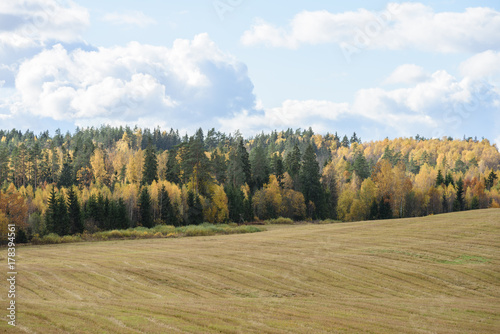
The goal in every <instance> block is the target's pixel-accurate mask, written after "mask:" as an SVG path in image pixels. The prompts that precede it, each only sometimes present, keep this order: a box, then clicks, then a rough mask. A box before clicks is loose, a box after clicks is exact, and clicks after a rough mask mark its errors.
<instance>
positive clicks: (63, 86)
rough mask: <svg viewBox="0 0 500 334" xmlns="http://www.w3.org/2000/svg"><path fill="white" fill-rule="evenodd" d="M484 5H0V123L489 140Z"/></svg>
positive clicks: (495, 55)
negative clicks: (309, 129)
mask: <svg viewBox="0 0 500 334" xmlns="http://www.w3.org/2000/svg"><path fill="white" fill-rule="evenodd" d="M499 7H500V6H499V5H498V4H497V2H496V1H481V2H478V1H451V0H448V1H420V2H386V1H349V2H339V1H319V0H316V1H274V2H269V1H260V0H256V1H255V0H254V1H250V0H193V1H186V2H174V1H147V0H144V1H140V2H137V1H65V0H27V1H22V2H21V1H12V0H7V1H3V2H2V4H0V128H2V129H7V128H13V127H15V128H17V129H22V130H25V129H28V128H29V129H31V130H34V131H42V130H44V129H46V128H48V129H50V130H54V129H56V128H58V127H60V128H61V129H62V130H63V131H65V130H69V131H72V130H73V129H74V128H75V127H76V126H99V125H101V124H111V125H125V124H127V125H130V126H132V127H133V126H134V125H139V126H142V127H150V128H153V127H156V126H160V127H162V128H164V129H169V128H170V127H173V128H178V129H180V130H181V131H183V132H184V131H187V132H188V133H192V132H193V131H194V129H196V128H198V127H203V128H204V129H209V128H212V127H215V128H216V129H219V130H221V131H226V132H233V131H235V130H237V129H239V130H240V131H241V132H242V133H244V134H245V135H249V136H250V135H254V134H256V133H259V132H261V131H264V132H268V131H271V130H273V129H278V130H279V129H286V128H289V127H290V128H294V129H295V128H307V127H309V126H312V127H313V129H314V130H315V131H316V132H318V133H326V132H335V131H337V132H338V133H339V134H344V133H346V134H352V132H354V131H356V132H357V133H358V134H359V135H360V136H361V138H362V139H363V140H376V139H383V138H385V137H389V138H394V137H400V136H407V137H408V136H415V135H416V134H420V135H423V136H425V137H441V136H445V135H446V136H453V137H458V138H461V137H462V136H463V135H466V136H477V137H478V138H481V137H483V136H484V137H486V138H488V139H490V140H491V141H493V142H496V143H497V144H500V112H499V111H500V34H499V33H498V31H500V8H499Z"/></svg>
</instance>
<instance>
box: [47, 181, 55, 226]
mask: <svg viewBox="0 0 500 334" xmlns="http://www.w3.org/2000/svg"><path fill="white" fill-rule="evenodd" d="M56 219H57V195H56V189H55V187H54V186H53V187H52V189H51V190H50V194H49V198H47V211H46V212H45V226H46V227H47V231H48V232H49V233H55V230H56Z"/></svg>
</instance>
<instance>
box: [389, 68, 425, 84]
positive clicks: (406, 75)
mask: <svg viewBox="0 0 500 334" xmlns="http://www.w3.org/2000/svg"><path fill="white" fill-rule="evenodd" d="M428 77H429V75H428V74H427V73H426V72H425V70H424V68H423V67H421V66H417V65H415V64H404V65H400V66H398V67H397V68H396V69H395V70H394V72H392V73H391V75H389V77H388V78H387V79H386V80H385V81H384V83H385V84H415V83H418V82H422V81H424V80H426V79H427V78H428Z"/></svg>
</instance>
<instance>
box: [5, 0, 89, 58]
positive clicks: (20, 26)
mask: <svg viewBox="0 0 500 334" xmlns="http://www.w3.org/2000/svg"><path fill="white" fill-rule="evenodd" d="M88 25H89V13H88V11H87V9H85V8H83V7H81V6H79V5H77V4H75V3H74V2H73V1H65V2H64V5H63V4H62V3H61V1H56V0H26V1H13V0H7V1H2V2H1V3H0V46H1V47H0V49H4V48H31V47H40V46H44V45H46V44H47V43H48V42H50V41H58V42H68V43H69V42H74V41H78V40H80V35H81V33H82V32H83V30H84V29H85V28H87V26H88Z"/></svg>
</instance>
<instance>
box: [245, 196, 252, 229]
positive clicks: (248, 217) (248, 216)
mask: <svg viewBox="0 0 500 334" xmlns="http://www.w3.org/2000/svg"><path fill="white" fill-rule="evenodd" d="M243 220H244V221H247V222H249V221H253V220H254V212H253V203H252V194H248V198H245V199H244V200H243Z"/></svg>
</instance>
